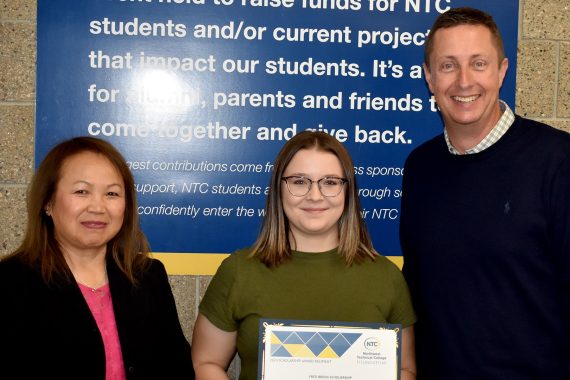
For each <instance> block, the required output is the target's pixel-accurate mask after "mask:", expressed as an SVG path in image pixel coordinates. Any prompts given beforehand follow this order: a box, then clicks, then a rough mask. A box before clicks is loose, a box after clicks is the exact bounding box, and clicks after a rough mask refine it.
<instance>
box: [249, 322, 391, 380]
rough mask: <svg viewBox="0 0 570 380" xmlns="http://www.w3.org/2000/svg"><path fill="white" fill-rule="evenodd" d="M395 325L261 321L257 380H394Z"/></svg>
mask: <svg viewBox="0 0 570 380" xmlns="http://www.w3.org/2000/svg"><path fill="white" fill-rule="evenodd" d="M400 341H401V325H396V324H382V323H374V324H370V323H351V322H332V321H299V320H281V319H261V320H260V322H259V368H258V379H259V380H373V379H378V380H398V379H399V378H400Z"/></svg>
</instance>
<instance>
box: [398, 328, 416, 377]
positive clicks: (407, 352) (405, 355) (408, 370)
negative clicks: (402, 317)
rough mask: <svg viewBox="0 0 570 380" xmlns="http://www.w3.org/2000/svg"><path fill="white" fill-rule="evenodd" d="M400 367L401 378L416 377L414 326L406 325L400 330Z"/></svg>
mask: <svg viewBox="0 0 570 380" xmlns="http://www.w3.org/2000/svg"><path fill="white" fill-rule="evenodd" d="M401 354H402V363H401V364H402V367H401V369H400V379H401V380H415V379H416V348H415V340H414V326H410V327H406V328H405V329H404V330H403V331H402V353H401Z"/></svg>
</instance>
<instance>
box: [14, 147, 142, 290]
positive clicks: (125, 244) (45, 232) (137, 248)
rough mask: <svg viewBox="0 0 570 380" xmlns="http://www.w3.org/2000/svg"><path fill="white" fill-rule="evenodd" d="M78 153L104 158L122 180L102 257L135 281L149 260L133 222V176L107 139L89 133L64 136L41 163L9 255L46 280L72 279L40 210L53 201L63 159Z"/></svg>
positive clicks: (136, 223) (49, 222) (49, 221)
mask: <svg viewBox="0 0 570 380" xmlns="http://www.w3.org/2000/svg"><path fill="white" fill-rule="evenodd" d="M83 152H92V153H96V154H100V155H102V156H103V157H105V158H107V159H108V160H109V161H110V162H111V164H112V165H113V166H114V167H115V168H116V169H117V171H118V172H119V174H120V176H121V177H122V179H123V182H124V185H125V215H124V219H123V225H122V227H121V229H120V230H119V232H118V233H117V235H115V236H114V237H113V238H112V239H111V240H110V241H109V242H108V243H107V259H108V260H109V259H112V260H114V261H115V263H116V264H117V266H118V267H119V268H120V269H121V271H122V272H123V273H124V274H125V275H126V277H127V278H128V279H129V280H130V281H131V283H133V284H135V285H136V283H137V281H136V274H137V273H138V271H140V270H143V269H144V267H145V266H146V265H147V263H148V261H149V260H147V259H148V256H149V246H148V242H147V240H146V237H145V235H144V234H143V232H142V231H141V230H140V227H139V219H138V212H137V201H136V193H135V187H134V179H133V175H132V173H131V171H130V170H129V167H128V165H127V163H126V162H125V159H124V158H123V156H122V155H121V154H120V153H119V151H118V150H117V149H115V148H114V147H113V146H112V145H111V144H110V143H108V142H106V141H103V140H99V139H96V138H93V137H76V138H73V139H71V140H67V141H64V142H62V143H60V144H58V145H57V146H55V147H54V148H53V149H52V150H51V151H50V152H49V153H48V154H47V156H46V157H45V158H44V160H43V161H42V162H41V164H40V166H39V167H38V170H37V171H36V173H35V174H34V177H33V178H32V182H31V184H30V187H29V190H28V198H27V210H28V224H27V228H26V234H25V236H24V239H23V242H22V244H21V245H20V247H18V249H16V251H14V253H13V254H12V255H11V256H17V257H19V258H20V259H21V260H22V261H23V262H25V263H27V264H28V265H30V266H31V267H32V268H36V269H38V270H39V271H40V273H41V276H42V278H43V280H44V281H45V282H46V283H47V284H51V283H53V281H54V280H55V278H64V279H66V280H68V281H70V280H71V279H72V278H73V277H72V274H71V271H70V270H69V267H68V266H67V263H66V261H65V258H64V257H63V254H62V252H61V248H60V246H59V244H58V242H57V240H56V238H55V233H54V224H53V221H52V219H51V218H50V217H49V216H48V215H47V214H46V208H47V206H48V204H49V203H50V202H51V201H52V200H53V197H54V194H55V192H56V189H57V185H58V182H59V180H60V178H61V168H62V166H63V164H64V162H65V161H66V160H67V159H69V158H70V157H72V156H75V155H77V154H80V153H83ZM109 256H110V257H109Z"/></svg>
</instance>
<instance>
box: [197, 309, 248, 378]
mask: <svg viewBox="0 0 570 380" xmlns="http://www.w3.org/2000/svg"><path fill="white" fill-rule="evenodd" d="M236 340H237V331H232V332H227V331H224V330H220V329H219V328H217V327H216V326H214V325H213V324H212V322H210V321H209V320H208V318H206V317H205V316H203V315H202V314H198V318H197V319H196V324H195V325H194V336H193V338H192V363H193V365H194V371H195V372H196V380H221V379H223V380H228V379H229V377H228V375H227V373H226V370H227V368H228V366H229V365H230V362H231V360H232V358H233V357H234V355H235V352H236Z"/></svg>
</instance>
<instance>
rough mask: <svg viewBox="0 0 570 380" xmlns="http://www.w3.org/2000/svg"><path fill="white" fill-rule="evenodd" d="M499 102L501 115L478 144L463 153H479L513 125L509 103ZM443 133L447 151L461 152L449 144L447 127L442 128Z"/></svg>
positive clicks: (513, 117) (513, 115)
mask: <svg viewBox="0 0 570 380" xmlns="http://www.w3.org/2000/svg"><path fill="white" fill-rule="evenodd" d="M499 104H500V106H501V110H502V111H503V115H502V116H501V118H500V119H499V121H498V122H497V124H495V126H494V127H493V129H492V130H491V132H489V134H487V136H485V138H484V139H483V140H481V141H480V142H479V144H477V145H475V146H474V147H473V148H471V149H467V150H466V151H465V153H464V154H473V153H479V152H482V151H484V150H485V149H487V148H488V147H490V146H491V145H493V144H494V143H496V142H497V141H499V139H500V138H501V137H503V135H504V134H505V133H507V131H508V130H509V128H510V126H511V125H513V122H514V121H515V114H514V113H513V111H512V110H511V109H510V107H509V105H508V104H507V103H505V102H503V101H502V100H499ZM443 135H444V136H445V142H446V143H447V148H448V149H449V153H451V154H461V153H460V152H459V151H458V150H457V149H455V147H454V146H453V145H452V144H451V140H449V136H448V135H447V129H444V130H443Z"/></svg>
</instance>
